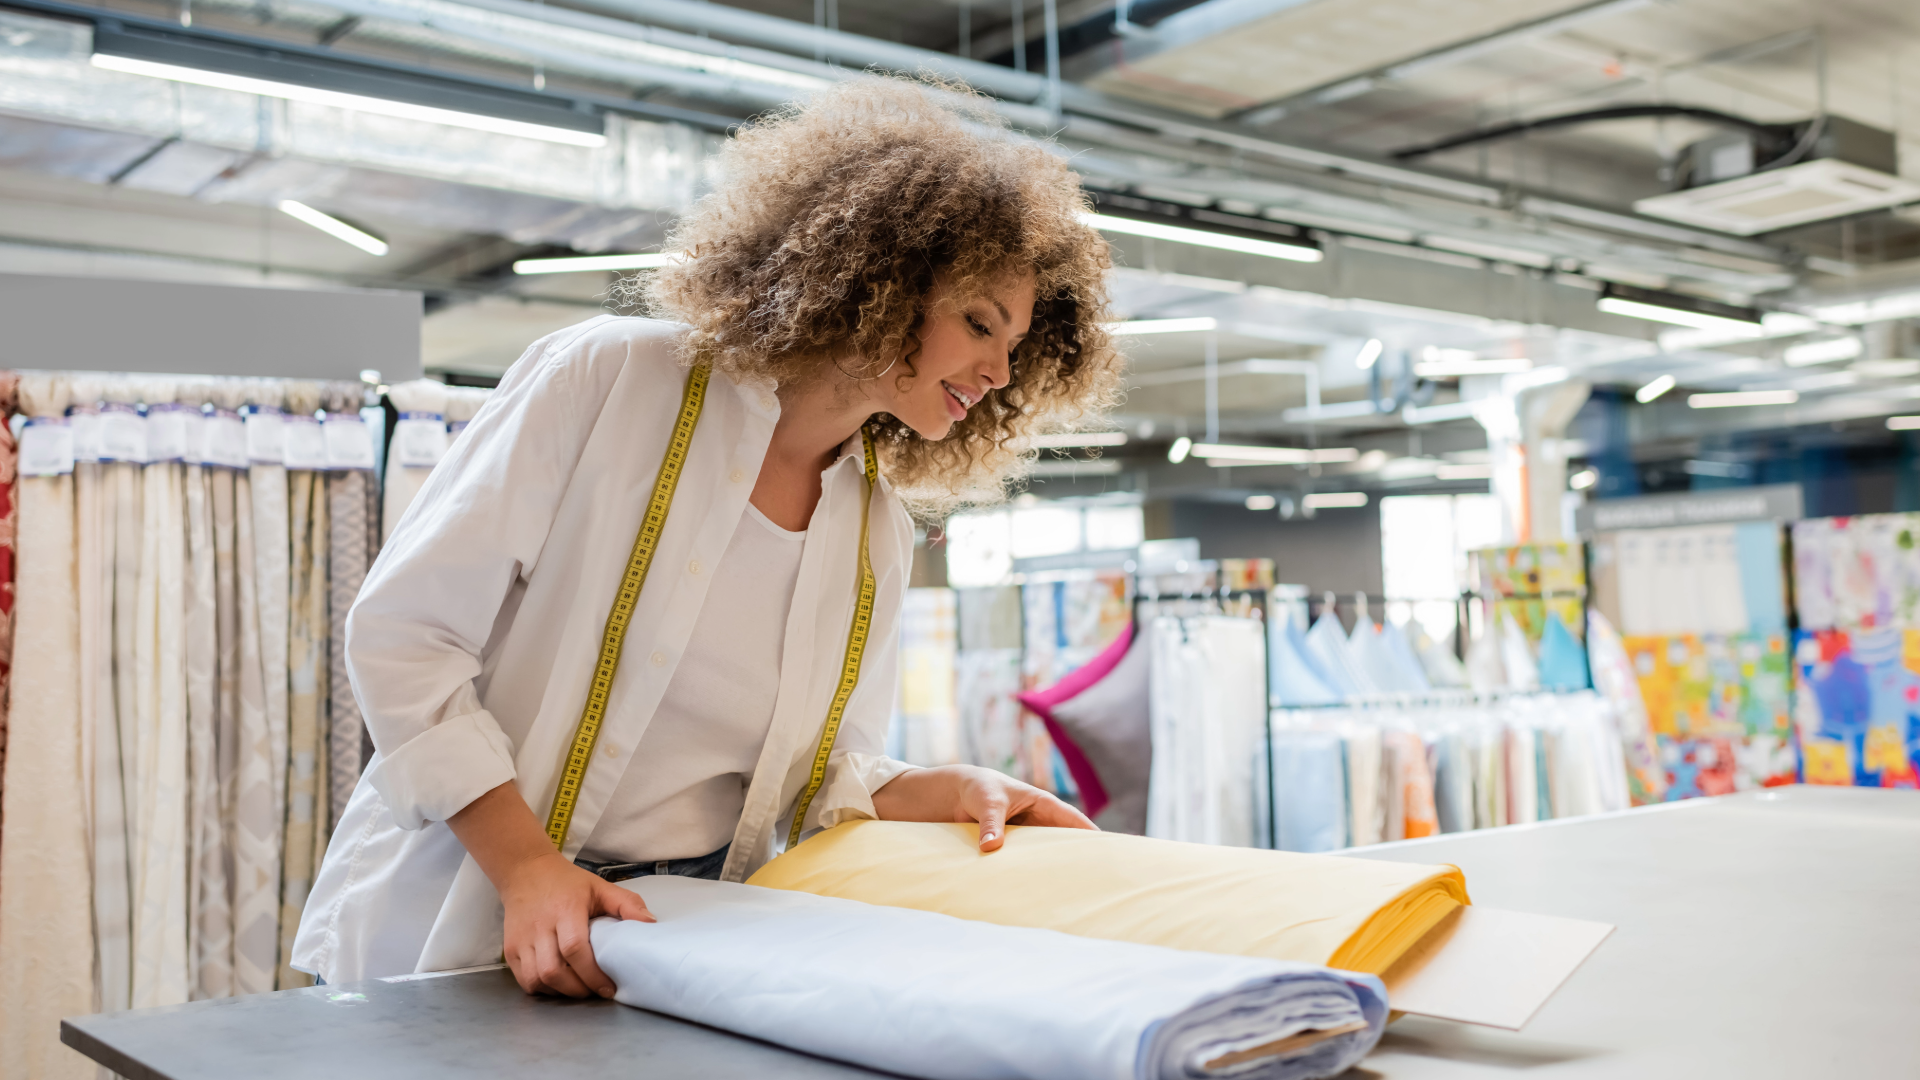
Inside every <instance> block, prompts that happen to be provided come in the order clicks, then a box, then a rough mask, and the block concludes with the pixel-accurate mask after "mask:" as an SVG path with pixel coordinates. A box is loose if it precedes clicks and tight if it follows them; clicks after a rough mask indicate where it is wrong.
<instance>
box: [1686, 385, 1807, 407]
mask: <svg viewBox="0 0 1920 1080" xmlns="http://www.w3.org/2000/svg"><path fill="white" fill-rule="evenodd" d="M1799 400H1800V392H1799V391H1798V390H1733V391H1729V392H1727V393H1724V394H1689V395H1687V408H1689V409H1735V408H1740V407H1743V406H1748V405H1791V404H1793V403H1794V402H1796V401H1799Z"/></svg>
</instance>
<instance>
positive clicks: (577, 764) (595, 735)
mask: <svg viewBox="0 0 1920 1080" xmlns="http://www.w3.org/2000/svg"><path fill="white" fill-rule="evenodd" d="M712 374H713V371H712V368H710V367H709V366H707V365H706V364H700V365H698V366H696V367H695V368H694V369H693V371H692V372H691V373H690V374H689V375H688V376H687V387H686V390H685V392H684V393H683V394H682V396H681V398H680V415H679V416H678V417H677V418H675V420H674V422H673V436H672V438H670V439H668V440H667V454H666V458H665V459H664V460H663V461H662V462H661V463H660V473H659V475H658V476H657V477H656V478H655V479H654V481H653V495H652V497H651V498H649V499H648V500H647V512H646V515H645V516H644V517H642V518H641V519H640V532H639V534H638V535H636V536H635V537H634V538H633V552H632V553H631V554H630V555H628V556H627V571H626V573H625V574H624V575H622V577H621V578H620V591H619V592H618V593H616V594H615V595H614V598H613V610H611V611H609V612H608V613H607V625H606V629H605V630H604V631H602V632H601V635H600V660H599V662H598V663H596V664H595V665H594V669H593V682H592V684H591V685H590V686H589V687H588V689H587V704H586V707H585V708H583V709H582V710H581V712H580V723H579V725H578V726H576V727H575V728H574V729H573V745H572V746H571V747H569V748H568V750H567V762H566V767H565V768H564V769H563V770H562V771H561V773H560V787H559V790H557V791H555V792H554V795H553V809H552V810H551V811H549V812H548V814H547V839H549V840H551V841H553V846H554V847H556V848H559V849H561V850H562V851H564V850H566V846H567V828H568V826H569V825H571V824H572V823H573V808H574V806H575V805H576V804H578V802H579V801H580V785H581V784H582V783H583V782H585V780H586V778H587V765H588V763H589V762H591V761H592V760H593V747H594V743H595V742H597V741H598V740H599V738H600V725H601V723H602V722H603V721H604V720H605V719H606V716H607V701H608V698H609V697H610V696H611V694H612V691H613V676H614V673H615V672H616V671H618V670H619V669H620V647H621V645H622V644H624V643H625V641H626V637H627V625H628V624H629V623H631V622H632V621H633V609H634V606H635V605H636V604H637V603H638V602H639V600H640V589H641V587H642V586H644V585H645V584H646V581H647V569H648V567H650V566H652V565H653V553H654V549H655V548H657V547H659V545H660V533H661V531H662V530H663V529H665V528H666V524H667V510H668V509H669V508H670V507H671V506H672V505H673V491H674V488H675V487H677V486H678V485H679V483H680V473H681V471H682V470H683V469H684V468H685V467H686V464H687V451H688V448H689V447H691V446H692V445H693V429H694V425H696V424H697V423H699V420H700V409H701V406H703V405H705V404H706V400H707V382H708V380H709V379H710V378H711V377H712ZM860 438H861V445H862V448H863V449H864V450H865V453H866V477H867V498H866V500H865V501H864V502H862V503H861V504H860V599H859V602H858V603H857V604H856V605H855V607H854V613H853V627H852V629H851V630H849V631H848V633H847V655H846V660H845V661H844V662H843V663H842V665H841V668H840V687H839V689H838V690H837V691H835V693H834V696H833V706H832V708H830V709H829V710H828V712H827V723H826V729H825V731H824V732H822V734H821V736H820V748H819V750H818V751H817V752H816V753H815V755H814V765H813V771H812V773H811V774H810V775H809V777H808V782H807V787H806V790H805V791H804V792H802V793H801V796H800V805H799V808H798V809H797V810H796V811H794V816H793V821H794V827H793V832H792V834H791V837H790V838H789V839H788V841H787V843H788V845H789V846H791V845H792V844H794V843H795V842H797V841H798V839H799V836H800V822H801V821H802V820H804V819H805V818H806V814H807V807H808V806H809V805H811V804H812V802H813V796H814V795H815V794H816V793H817V792H818V791H819V790H820V785H821V783H822V782H823V781H824V780H825V779H826V775H827V758H828V756H829V755H830V754H831V753H832V752H833V739H834V736H835V735H836V734H837V733H838V732H839V730H840V716H841V713H842V712H844V711H845V709H846V705H847V699H848V698H849V697H851V696H852V694H853V687H854V684H855V683H857V682H858V681H859V678H860V657H861V655H862V654H864V653H865V652H866V647H867V633H868V631H869V630H870V629H871V628H872V625H873V597H874V581H873V564H872V561H871V560H870V559H869V558H868V555H867V516H868V505H869V504H870V503H872V501H873V487H874V484H875V482H876V481H877V480H878V478H879V475H880V470H879V464H878V462H877V461H876V460H875V458H874V452H873V437H872V436H871V435H869V434H868V433H867V432H866V431H865V430H864V429H863V430H862V431H861V433H860Z"/></svg>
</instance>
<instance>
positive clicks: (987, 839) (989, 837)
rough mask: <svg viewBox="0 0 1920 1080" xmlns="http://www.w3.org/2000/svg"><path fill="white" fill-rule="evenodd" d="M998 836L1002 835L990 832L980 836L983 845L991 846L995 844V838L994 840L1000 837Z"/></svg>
mask: <svg viewBox="0 0 1920 1080" xmlns="http://www.w3.org/2000/svg"><path fill="white" fill-rule="evenodd" d="M998 835H1000V834H999V833H990V832H983V833H981V834H980V842H981V843H983V844H991V843H993V838H994V837H996V836H998Z"/></svg>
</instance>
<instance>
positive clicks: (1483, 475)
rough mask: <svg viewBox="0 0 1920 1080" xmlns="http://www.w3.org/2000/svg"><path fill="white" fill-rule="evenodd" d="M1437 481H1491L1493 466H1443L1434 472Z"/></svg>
mask: <svg viewBox="0 0 1920 1080" xmlns="http://www.w3.org/2000/svg"><path fill="white" fill-rule="evenodd" d="M1433 476H1434V479H1436V480H1490V479H1492V478H1493V466H1491V465H1442V466H1440V467H1439V468H1437V469H1435V470H1434V471H1433Z"/></svg>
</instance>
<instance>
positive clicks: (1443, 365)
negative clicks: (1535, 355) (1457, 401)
mask: <svg viewBox="0 0 1920 1080" xmlns="http://www.w3.org/2000/svg"><path fill="white" fill-rule="evenodd" d="M1448 351H1451V350H1448ZM1531 370H1533V361H1532V360H1528V359H1526V358H1524V357H1513V358H1511V359H1505V360H1482V359H1479V358H1478V357H1475V358H1473V359H1457V360H1456V359H1434V360H1422V361H1421V362H1420V363H1418V364H1415V365H1413V373H1414V374H1415V375H1418V376H1420V377H1421V378H1423V379H1457V378H1459V377H1461V376H1463V375H1516V374H1518V373H1520V372H1522V371H1531Z"/></svg>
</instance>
